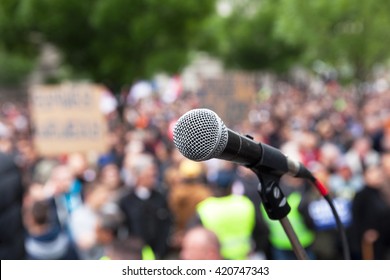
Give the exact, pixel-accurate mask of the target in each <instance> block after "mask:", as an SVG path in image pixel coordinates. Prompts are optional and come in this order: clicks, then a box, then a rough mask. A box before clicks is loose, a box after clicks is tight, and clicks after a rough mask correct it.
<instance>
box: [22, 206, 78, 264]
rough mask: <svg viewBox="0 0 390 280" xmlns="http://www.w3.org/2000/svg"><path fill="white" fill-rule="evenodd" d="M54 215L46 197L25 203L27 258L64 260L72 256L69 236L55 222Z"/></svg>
mask: <svg viewBox="0 0 390 280" xmlns="http://www.w3.org/2000/svg"><path fill="white" fill-rule="evenodd" d="M54 215H55V213H54V212H53V208H52V207H51V205H50V202H49V201H48V200H46V199H43V200H36V201H33V202H32V203H28V204H26V205H25V209H24V223H25V226H26V231H27V237H26V239H25V247H26V254H27V259H32V260H66V259H72V258H73V256H74V255H73V252H72V247H71V243H70V238H69V237H68V235H67V233H66V232H65V231H64V230H63V229H62V228H61V227H60V226H59V225H58V223H56V222H55V220H54Z"/></svg>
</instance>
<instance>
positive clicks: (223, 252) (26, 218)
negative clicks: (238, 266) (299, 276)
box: [0, 0, 390, 259]
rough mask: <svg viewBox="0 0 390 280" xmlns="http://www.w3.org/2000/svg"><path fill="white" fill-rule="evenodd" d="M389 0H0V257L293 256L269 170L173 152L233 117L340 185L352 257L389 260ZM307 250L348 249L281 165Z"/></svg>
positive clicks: (333, 186) (318, 201) (316, 253)
mask: <svg viewBox="0 0 390 280" xmlns="http://www.w3.org/2000/svg"><path fill="white" fill-rule="evenodd" d="M389 11H390V3H387V2H386V1H379V0H362V1H359V3H358V4H357V3H356V1H352V0H338V1H334V0H327V1H325V0H317V1H303V0H261V1H259V0H256V1H255V0H240V1H237V0H215V1H213V0H207V1H205V0H197V1H194V0H187V1H175V0H167V1H156V0H142V1H141V0H93V1H92V0H85V1H75V0H66V1H65V0H56V1H49V0H30V1H22V0H1V2H0V156H1V158H0V176H1V177H0V178H1V179H0V180H1V183H0V258H1V259H291V258H294V254H293V252H292V249H291V245H290V244H289V242H288V240H287V239H286V236H285V234H284V232H283V230H282V228H280V227H278V225H277V222H276V223H275V222H272V221H270V220H269V219H268V218H267V215H266V213H265V212H264V209H262V206H261V201H260V199H259V197H258V194H257V193H256V189H257V185H258V180H257V178H256V176H255V175H254V174H252V173H251V172H249V171H248V170H246V169H245V168H243V167H239V166H235V165H232V164H229V163H226V162H223V161H219V160H209V161H206V162H202V163H195V162H191V161H188V160H186V159H185V158H183V156H182V155H181V154H180V153H179V152H178V151H177V150H176V148H175V147H174V145H173V141H172V139H173V138H172V137H173V136H172V131H173V127H174V125H175V123H176V121H177V119H178V118H179V117H180V116H181V115H182V114H184V113H185V112H187V111H189V110H191V109H194V108H203V107H205V108H209V109H211V110H214V111H215V112H216V113H217V114H218V115H219V116H221V118H222V120H223V121H224V122H225V124H226V125H227V126H228V127H230V128H232V129H234V130H236V131H238V132H241V133H243V134H249V135H252V136H253V137H254V139H255V140H256V141H262V142H264V143H267V144H270V145H272V146H274V147H276V148H278V149H281V150H282V151H283V152H284V153H285V154H286V155H288V156H290V157H292V158H294V159H296V160H299V161H301V162H302V163H303V164H305V166H307V167H308V168H309V169H310V170H311V171H312V172H313V173H314V174H315V175H316V176H317V177H318V178H320V180H321V181H322V182H323V183H324V184H325V185H327V186H328V188H329V189H330V191H331V194H332V197H333V198H334V201H335V204H336V206H337V209H338V210H339V213H340V216H341V219H342V222H343V223H344V226H345V227H346V230H347V237H348V242H349V246H350V249H351V257H352V258H353V259H389V258H390V254H389V248H390V240H389V239H390V95H389V92H390V88H389V82H390V72H389V62H390V61H389V58H390V49H389V48H388V45H389V43H390V29H389V28H387V27H388V26H389V25H390V14H389V13H390V12H389ZM281 187H282V190H283V191H284V193H285V194H286V196H288V198H289V203H290V204H291V206H292V211H291V213H290V214H289V218H290V219H291V223H292V224H293V226H294V229H295V230H296V231H297V235H298V236H299V238H300V241H301V243H302V245H303V246H304V248H305V249H306V250H307V252H308V253H309V256H310V258H312V259H342V258H343V255H342V244H341V240H340V239H339V235H338V234H337V229H336V226H335V222H334V219H333V218H332V215H331V212H330V210H329V209H328V206H327V205H326V204H325V203H324V201H323V199H322V198H321V197H320V196H319V194H318V193H317V192H316V190H314V189H313V188H312V187H311V186H310V185H308V183H307V182H305V181H304V180H300V179H295V178H291V177H288V176H284V177H283V178H282V181H281Z"/></svg>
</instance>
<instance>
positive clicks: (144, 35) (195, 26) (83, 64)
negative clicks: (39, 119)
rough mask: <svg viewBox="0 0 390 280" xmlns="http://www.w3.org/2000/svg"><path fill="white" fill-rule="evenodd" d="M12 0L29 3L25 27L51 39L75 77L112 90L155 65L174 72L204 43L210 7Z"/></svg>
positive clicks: (118, 0)
mask: <svg viewBox="0 0 390 280" xmlns="http://www.w3.org/2000/svg"><path fill="white" fill-rule="evenodd" d="M8 1H10V0H8ZM13 2H19V3H21V2H29V4H28V7H26V8H25V20H26V22H28V23H29V24H30V27H31V29H30V31H34V32H38V33H39V34H41V35H42V39H43V41H45V42H50V43H52V44H54V45H55V46H56V47H57V48H58V49H59V50H60V52H61V54H62V58H63V63H64V64H66V65H67V66H68V67H69V68H70V69H72V70H73V71H74V73H75V74H77V77H84V78H89V79H92V80H95V81H98V82H103V83H105V84H107V85H108V86H111V87H114V88H116V89H117V88H118V87H119V86H122V85H124V84H129V83H131V82H133V81H134V80H135V79H137V78H140V77H142V78H145V77H148V76H150V75H152V74H154V73H156V72H157V71H160V70H161V71H166V72H171V73H172V72H177V71H179V70H180V68H181V67H183V66H184V65H185V64H186V62H187V59H188V52H189V50H192V49H196V48H197V47H199V46H201V45H202V44H203V43H202V42H203V39H201V37H202V33H203V27H204V25H203V21H204V20H205V19H207V17H208V16H209V15H210V14H212V13H213V12H214V6H215V4H214V1H209V0H187V1H177V0H166V1H159V0H84V1H79V0H56V1H51V0H29V1H23V0H19V1H16V0H15V1H13ZM26 6H27V5H26Z"/></svg>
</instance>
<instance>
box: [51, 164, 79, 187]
mask: <svg viewBox="0 0 390 280" xmlns="http://www.w3.org/2000/svg"><path fill="white" fill-rule="evenodd" d="M73 180H74V177H73V174H72V172H71V170H70V169H69V168H68V167H66V166H59V167H56V168H55V169H54V170H53V172H52V176H51V181H52V183H53V185H54V187H55V193H57V194H58V193H66V192H68V191H69V188H70V186H71V184H72V182H73Z"/></svg>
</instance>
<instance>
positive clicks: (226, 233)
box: [197, 195, 256, 260]
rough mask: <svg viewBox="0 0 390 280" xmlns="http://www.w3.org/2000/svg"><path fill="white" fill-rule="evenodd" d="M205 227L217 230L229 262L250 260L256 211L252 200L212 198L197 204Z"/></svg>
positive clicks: (234, 197)
mask: <svg viewBox="0 0 390 280" xmlns="http://www.w3.org/2000/svg"><path fill="white" fill-rule="evenodd" d="M197 213H198V215H199V217H200V219H201V221H202V224H203V226H204V227H205V228H207V229H209V230H211V231H213V232H214V233H215V234H216V235H217V237H218V239H219V241H220V243H221V254H222V256H223V257H224V258H225V259H232V260H242V259H247V257H248V254H249V252H250V251H251V235H252V231H253V228H254V226H255V219H256V218H255V208H254V206H253V204H252V202H251V201H250V200H249V198H247V197H245V196H238V195H228V196H224V197H209V198H207V199H205V200H204V201H202V202H200V203H199V204H198V205H197Z"/></svg>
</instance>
